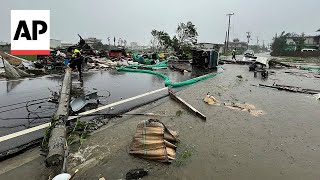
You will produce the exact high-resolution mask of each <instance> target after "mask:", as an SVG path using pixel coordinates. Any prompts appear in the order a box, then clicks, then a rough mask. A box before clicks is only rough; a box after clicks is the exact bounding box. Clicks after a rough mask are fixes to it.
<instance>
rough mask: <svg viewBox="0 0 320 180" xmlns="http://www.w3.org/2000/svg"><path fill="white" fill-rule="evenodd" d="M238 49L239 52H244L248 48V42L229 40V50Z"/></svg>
mask: <svg viewBox="0 0 320 180" xmlns="http://www.w3.org/2000/svg"><path fill="white" fill-rule="evenodd" d="M234 49H236V50H237V52H239V53H243V52H245V51H246V50H247V49H248V43H247V42H240V41H239V42H229V47H228V50H229V51H232V50H234Z"/></svg>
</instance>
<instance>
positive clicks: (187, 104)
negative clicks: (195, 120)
mask: <svg viewBox="0 0 320 180" xmlns="http://www.w3.org/2000/svg"><path fill="white" fill-rule="evenodd" d="M169 95H170V97H171V98H172V99H174V100H175V101H177V102H179V103H180V104H182V105H184V106H185V107H187V108H188V109H189V110H190V111H191V112H192V113H194V114H195V115H196V116H198V117H200V118H201V119H203V120H204V121H206V120H207V117H206V116H205V115H203V114H202V113H201V112H199V111H198V110H197V109H196V108H194V107H193V106H191V105H190V104H189V103H187V102H186V101H185V100H183V99H182V98H180V97H178V96H176V95H175V94H174V93H173V92H172V91H171V90H169Z"/></svg>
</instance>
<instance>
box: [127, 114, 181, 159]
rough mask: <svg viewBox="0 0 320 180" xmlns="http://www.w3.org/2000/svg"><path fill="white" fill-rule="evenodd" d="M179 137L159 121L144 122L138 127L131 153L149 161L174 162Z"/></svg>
mask: <svg viewBox="0 0 320 180" xmlns="http://www.w3.org/2000/svg"><path fill="white" fill-rule="evenodd" d="M177 136H178V135H177V133H176V132H174V131H172V130H169V129H167V128H166V127H165V125H164V124H163V123H162V122H161V121H159V120H156V119H149V120H145V121H142V122H141V123H139V124H138V126H137V130H136V133H135V135H134V137H133V140H132V142H131V145H130V151H129V153H130V154H132V155H136V156H138V157H141V158H145V159H149V160H154V161H159V162H172V160H174V159H175V157H176V148H177V147H176V146H175V145H174V143H176V142H178V139H177Z"/></svg>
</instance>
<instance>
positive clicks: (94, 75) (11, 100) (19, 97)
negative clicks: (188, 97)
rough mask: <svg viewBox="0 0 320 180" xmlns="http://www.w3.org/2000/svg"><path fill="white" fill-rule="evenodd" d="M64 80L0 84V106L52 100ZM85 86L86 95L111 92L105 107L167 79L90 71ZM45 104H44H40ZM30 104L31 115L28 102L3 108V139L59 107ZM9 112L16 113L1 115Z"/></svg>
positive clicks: (0, 118)
mask: <svg viewBox="0 0 320 180" xmlns="http://www.w3.org/2000/svg"><path fill="white" fill-rule="evenodd" d="M158 72H161V73H164V74H166V75H168V76H169V77H170V79H171V80H172V81H173V82H180V81H185V80H187V79H190V78H192V77H193V76H197V75H195V74H191V73H185V74H181V73H179V72H172V71H169V70H159V71H158ZM62 78H63V76H58V75H55V76H43V77H39V78H27V79H21V80H11V81H5V80H3V81H0V107H2V106H6V105H9V104H15V103H19V102H24V101H30V100H34V99H40V98H46V97H49V96H50V95H51V92H50V91H51V90H52V91H55V92H59V90H60V84H61V82H62ZM77 78H78V76H77V74H76V73H74V74H73V84H74V86H75V87H79V86H80V83H79V82H77V81H76V79H77ZM83 87H84V88H83V89H84V93H88V92H95V91H98V95H99V96H108V94H109V93H108V92H107V91H109V92H110V94H111V96H110V97H108V98H102V103H103V104H109V103H112V102H116V101H120V100H121V99H126V98H129V97H133V96H136V95H139V94H142V93H145V92H148V91H152V90H156V89H159V88H161V87H164V80H163V79H162V78H160V77H158V76H154V75H150V74H143V73H127V72H117V71H115V70H111V71H89V72H85V73H84V82H83ZM42 101H44V103H39V104H37V103H38V102H42ZM30 104H34V105H31V106H29V112H28V111H27V110H26V108H25V106H26V103H21V104H19V105H16V106H10V107H4V108H0V136H3V135H6V134H9V133H12V132H15V131H19V130H22V129H26V128H29V127H33V126H36V125H39V124H42V123H44V122H48V121H49V120H50V118H47V119H36V120H34V117H38V116H39V117H43V116H51V115H52V114H53V113H54V112H55V110H56V105H55V104H52V103H48V102H46V99H45V100H41V101H36V102H32V103H30ZM15 108H18V109H15ZM9 109H15V110H12V111H7V112H2V111H6V110H9ZM28 115H29V117H30V119H29V120H28V119H19V120H18V119H6V118H27V117H28ZM3 119H6V120H3Z"/></svg>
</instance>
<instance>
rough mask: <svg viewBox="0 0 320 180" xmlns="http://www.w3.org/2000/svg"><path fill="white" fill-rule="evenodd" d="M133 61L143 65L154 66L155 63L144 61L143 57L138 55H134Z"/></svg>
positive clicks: (150, 60)
mask: <svg viewBox="0 0 320 180" xmlns="http://www.w3.org/2000/svg"><path fill="white" fill-rule="evenodd" d="M131 57H132V59H133V60H134V61H136V62H138V63H141V64H148V65H150V64H152V63H154V61H153V60H152V59H144V58H143V57H142V56H139V54H138V53H134V54H132V56H131Z"/></svg>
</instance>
